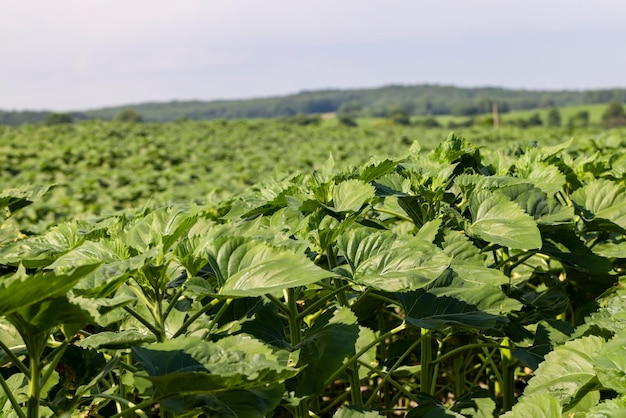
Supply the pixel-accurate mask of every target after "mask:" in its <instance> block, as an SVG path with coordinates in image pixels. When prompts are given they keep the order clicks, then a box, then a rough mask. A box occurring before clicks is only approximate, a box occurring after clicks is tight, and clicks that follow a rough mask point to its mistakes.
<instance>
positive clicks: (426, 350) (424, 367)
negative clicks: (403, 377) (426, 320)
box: [420, 328, 433, 395]
mask: <svg viewBox="0 0 626 418" xmlns="http://www.w3.org/2000/svg"><path fill="white" fill-rule="evenodd" d="M421 332H422V340H421V345H422V352H421V357H420V367H421V370H420V391H421V392H424V393H430V386H431V385H430V383H431V378H432V376H431V374H430V371H431V367H432V361H433V353H432V335H431V333H430V331H429V330H427V329H426V328H422V331H421ZM431 395H432V393H431Z"/></svg>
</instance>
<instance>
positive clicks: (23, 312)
mask: <svg viewBox="0 0 626 418" xmlns="http://www.w3.org/2000/svg"><path fill="white" fill-rule="evenodd" d="M7 319H8V320H9V321H11V323H12V324H13V325H14V326H15V328H17V330H18V331H19V332H20V335H21V336H22V338H24V340H25V341H26V339H27V336H33V335H36V334H43V333H46V332H49V331H50V330H52V329H54V328H56V327H57V326H63V328H64V331H65V334H66V335H68V336H72V335H73V334H74V333H76V332H77V331H78V330H79V329H80V328H81V327H82V326H84V325H86V324H88V323H92V322H94V318H93V317H92V316H91V315H90V313H89V312H87V311H85V310H84V309H82V308H81V307H80V306H79V305H76V304H73V303H71V302H69V301H68V300H67V299H66V298H65V297H58V298H46V299H45V300H43V301H40V302H38V303H33V304H29V305H27V306H24V307H21V308H18V309H17V310H15V311H14V312H12V313H11V314H10V315H7Z"/></svg>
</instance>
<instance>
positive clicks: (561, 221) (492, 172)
mask: <svg viewBox="0 0 626 418" xmlns="http://www.w3.org/2000/svg"><path fill="white" fill-rule="evenodd" d="M625 146H626V130H619V129H615V130H601V129H590V130H573V131H572V130H567V129H556V128H555V129H546V128H534V129H524V130H522V129H517V128H500V129H484V128H472V129H466V130H463V131H462V132H458V133H457V134H450V133H449V132H448V130H445V129H428V130H426V129H419V128H415V127H399V126H390V125H380V126H376V127H375V126H367V127H356V128H349V127H343V126H338V125H336V124H334V123H332V121H324V122H323V123H321V124H320V125H313V126H298V125H295V124H293V123H289V122H286V121H213V122H186V121H181V122H176V123H169V124H124V123H115V122H95V121H92V122H85V123H78V124H73V125H58V126H22V127H18V128H10V127H0V147H1V148H2V152H0V168H1V174H0V178H2V184H3V188H2V190H1V191H0V210H1V211H2V212H1V213H2V218H1V219H0V411H1V412H0V416H3V417H12V418H13V417H18V418H25V417H28V418H35V417H51V416H60V417H113V418H118V417H135V416H139V417H220V418H234V417H243V418H257V417H258V418H263V417H275V418H288V417H296V418H304V417H338V418H374V417H408V418H418V417H429V418H438V417H474V418H487V417H497V416H503V417H506V418H526V417H532V418H554V417H561V416H563V417H581V418H582V417H613V416H620V415H618V414H622V413H623V410H624V409H626V286H625V285H626V279H624V271H625V268H626V153H624V151H623V150H624V147H625Z"/></svg>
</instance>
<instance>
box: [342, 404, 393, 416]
mask: <svg viewBox="0 0 626 418" xmlns="http://www.w3.org/2000/svg"><path fill="white" fill-rule="evenodd" d="M377 417H382V415H380V414H379V413H378V412H376V411H372V410H369V409H365V408H362V407H358V406H354V405H347V406H342V407H341V408H339V409H338V410H337V412H335V413H334V414H333V418H377Z"/></svg>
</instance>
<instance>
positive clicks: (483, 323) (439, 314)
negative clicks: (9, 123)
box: [397, 278, 521, 329]
mask: <svg viewBox="0 0 626 418" xmlns="http://www.w3.org/2000/svg"><path fill="white" fill-rule="evenodd" d="M397 296H398V299H400V302H401V303H402V305H403V306H404V309H405V311H406V315H407V317H406V321H407V322H409V323H411V324H413V325H415V326H418V327H420V328H428V329H441V328H444V327H446V326H449V325H460V326H467V327H472V328H479V329H486V328H492V327H495V326H496V325H497V324H498V323H504V322H507V319H506V317H505V316H504V315H505V314H506V313H508V312H511V311H513V310H517V309H520V308H521V304H520V303H519V302H517V301H516V300H514V299H510V298H508V297H507V296H506V295H505V294H504V292H503V291H502V289H501V288H500V287H497V286H491V285H479V286H476V285H474V284H471V283H467V282H464V281H463V280H461V279H458V278H455V279H453V281H452V282H451V283H450V284H449V285H448V286H445V287H436V288H432V289H430V290H428V291H424V290H417V291H415V292H409V293H403V294H398V295H397Z"/></svg>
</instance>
